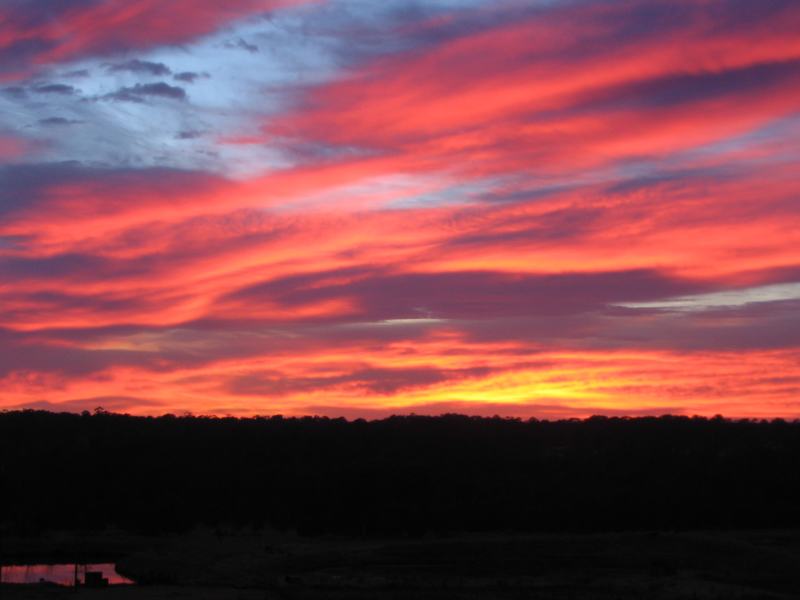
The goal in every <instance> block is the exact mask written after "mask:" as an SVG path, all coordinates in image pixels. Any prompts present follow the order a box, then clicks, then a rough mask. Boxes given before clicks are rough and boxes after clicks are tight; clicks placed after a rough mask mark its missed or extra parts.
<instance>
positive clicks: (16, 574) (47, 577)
mask: <svg viewBox="0 0 800 600" xmlns="http://www.w3.org/2000/svg"><path fill="white" fill-rule="evenodd" d="M75 566H76V565H75V564H74V563H72V564H64V565H3V566H2V567H0V583H44V582H47V583H55V584H58V585H73V583H74V582H75ZM77 568H78V569H77V575H78V582H79V583H81V584H83V583H84V582H85V580H86V572H87V571H89V572H99V573H101V574H102V575H101V576H102V577H103V578H104V579H107V580H108V584H109V585H129V584H132V583H134V582H133V581H131V580H130V579H128V578H127V577H123V576H122V575H120V574H119V573H117V569H116V567H115V566H114V564H113V563H98V564H89V565H77Z"/></svg>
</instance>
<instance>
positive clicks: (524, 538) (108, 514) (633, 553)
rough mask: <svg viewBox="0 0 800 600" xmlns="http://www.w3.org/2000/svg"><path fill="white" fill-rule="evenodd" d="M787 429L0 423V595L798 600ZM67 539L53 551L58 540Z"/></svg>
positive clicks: (54, 417)
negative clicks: (21, 572)
mask: <svg viewBox="0 0 800 600" xmlns="http://www.w3.org/2000/svg"><path fill="white" fill-rule="evenodd" d="M798 464H800V423H788V422H784V421H779V420H776V421H769V422H767V421H730V420H726V419H722V418H714V419H704V418H686V417H671V416H667V417H660V418H640V419H621V418H613V419H612V418H602V417H600V418H592V419H588V420H585V421H579V420H569V421H559V422H542V421H535V420H531V421H520V420H514V419H500V418H474V417H464V416H459V415H447V416H443V417H414V416H411V417H394V418H390V419H384V420H382V421H371V422H367V421H355V422H348V421H345V420H344V419H324V418H304V419H284V418H280V417H272V418H255V419H232V418H230V419H228V418H226V419H215V418H196V417H175V416H166V417H160V418H135V417H129V416H124V415H113V414H107V413H103V412H98V413H97V414H89V413H85V414H83V415H73V414H52V413H46V412H34V411H23V412H5V413H4V412H0V498H2V511H0V563H5V564H34V563H42V562H51V563H57V562H73V561H78V562H117V564H118V570H119V571H120V572H121V573H122V574H123V575H126V576H128V577H130V578H132V579H134V580H136V581H137V582H139V585H136V586H131V587H118V588H110V589H104V590H88V589H85V590H81V591H80V592H74V591H71V590H68V589H65V588H58V587H53V586H44V585H34V586H2V587H0V596H2V598H3V599H5V598H50V597H61V596H63V597H67V596H69V597H73V598H74V597H80V598H82V597H88V596H92V597H96V598H105V599H108V600H113V599H115V598H131V599H135V598H141V599H148V598H200V599H203V598H208V599H216V598H233V599H235V598H243V599H244V598H246V599H250V598H259V599H261V600H263V599H271V598H286V599H297V600H303V599H306V598H307V599H309V600H317V599H319V600H323V599H332V600H336V599H339V598H341V599H350V598H352V599H358V600H362V599H364V600H366V599H368V598H389V599H392V598H397V599H403V600H405V599H412V598H414V599H417V598H419V599H422V600H425V599H426V598H431V599H437V598H442V599H444V598H464V599H473V598H474V599H477V598H489V599H491V598H500V599H504V598H508V599H517V598H519V599H522V598H531V599H541V600H581V599H588V600H592V599H602V600H628V599H634V598H652V599H655V600H659V599H665V600H666V599H687V600H689V599H697V600H702V599H712V598H713V599H720V600H722V599H728V598H730V599H737V598H752V599H755V598H773V599H779V598H780V599H790V598H791V599H798V598H800V469H798V468H797V465H798ZM64 532H71V533H64Z"/></svg>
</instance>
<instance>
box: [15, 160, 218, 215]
mask: <svg viewBox="0 0 800 600" xmlns="http://www.w3.org/2000/svg"><path fill="white" fill-rule="evenodd" d="M221 181H222V180H221V179H220V178H218V177H216V176H214V175H211V174H209V173H205V172H202V171H187V170H180V169H167V168H142V169H136V168H104V167H90V166H86V165H84V164H81V163H80V162H78V161H66V162H55V163H39V164H16V165H0V215H9V214H11V213H20V212H22V211H27V210H44V211H47V210H51V209H52V207H48V206H47V203H48V201H49V200H50V197H51V194H53V193H54V192H56V191H57V190H58V188H59V186H61V185H65V184H66V185H85V186H87V187H90V188H91V189H92V190H93V191H94V192H95V196H94V197H95V201H94V203H93V202H92V201H91V199H90V198H83V197H81V198H76V199H75V205H74V208H75V210H83V211H84V212H85V211H87V210H96V211H101V212H102V211H109V212H110V211H113V210H115V209H118V208H119V207H120V206H122V205H124V203H125V201H124V200H119V199H118V197H119V193H118V191H119V190H120V189H139V190H141V191H142V194H143V196H148V197H150V196H152V197H154V198H160V200H159V201H160V202H163V198H169V197H172V196H174V195H176V194H181V193H184V192H189V191H191V190H201V189H208V186H214V185H218V184H219V183H220V182H221ZM60 206H61V208H62V209H63V208H65V205H64V204H63V203H62V204H61V205H60Z"/></svg>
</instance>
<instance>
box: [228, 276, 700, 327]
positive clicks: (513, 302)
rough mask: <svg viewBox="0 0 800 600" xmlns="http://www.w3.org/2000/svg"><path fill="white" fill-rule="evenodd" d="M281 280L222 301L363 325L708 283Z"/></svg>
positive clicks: (657, 293) (569, 305)
mask: <svg viewBox="0 0 800 600" xmlns="http://www.w3.org/2000/svg"><path fill="white" fill-rule="evenodd" d="M333 275H334V273H318V274H312V275H302V276H294V277H286V278H283V279H279V280H275V281H270V282H266V283H262V284H258V285H254V286H250V287H248V288H245V289H243V290H240V291H238V292H235V293H234V294H231V295H230V296H228V297H227V298H226V300H228V301H233V302H234V303H235V302H237V301H244V302H245V303H250V302H252V303H255V304H257V303H258V301H259V299H260V298H269V299H270V300H271V301H276V302H280V303H281V304H284V305H285V306H287V307H291V306H302V305H305V304H311V303H317V302H322V301H328V300H332V299H346V300H352V301H354V302H355V303H356V305H357V306H358V307H359V308H358V315H359V316H360V317H361V318H363V319H365V320H373V321H374V320H386V319H408V318H420V317H434V318H450V319H459V318H475V317H488V316H492V317H500V316H511V315H566V314H574V313H580V312H585V311H591V310H596V309H599V308H602V307H605V306H607V305H609V304H612V303H616V302H639V301H645V300H647V299H660V298H666V297H673V296H679V295H686V294H690V293H696V292H700V291H709V290H708V286H709V284H708V283H705V284H699V283H696V282H691V281H686V280H681V279H677V278H672V277H669V276H667V275H666V274H663V273H660V272H658V271H655V270H646V269H638V270H629V271H609V272H597V273H595V272H586V273H566V274H519V275H513V274H503V273H497V272H491V271H462V272H457V273H454V272H447V273H413V274H402V275H392V274H385V273H377V272H375V273H368V272H367V273H365V272H363V271H344V272H341V273H338V275H339V276H340V277H341V278H342V279H346V278H348V277H350V279H351V280H350V281H346V282H345V283H342V282H341V281H342V280H341V279H339V280H338V281H336V283H331V284H329V285H326V282H327V281H329V280H330V281H335V280H334V279H333V277H332V276H333Z"/></svg>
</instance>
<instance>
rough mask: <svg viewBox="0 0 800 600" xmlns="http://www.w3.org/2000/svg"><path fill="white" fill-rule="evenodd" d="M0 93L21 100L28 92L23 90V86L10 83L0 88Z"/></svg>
mask: <svg viewBox="0 0 800 600" xmlns="http://www.w3.org/2000/svg"><path fill="white" fill-rule="evenodd" d="M0 93H2V94H3V95H4V96H7V97H8V98H13V99H15V100H23V99H25V98H27V97H28V92H27V91H26V90H25V88H24V87H22V86H19V85H10V86H7V87H4V88H0Z"/></svg>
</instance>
